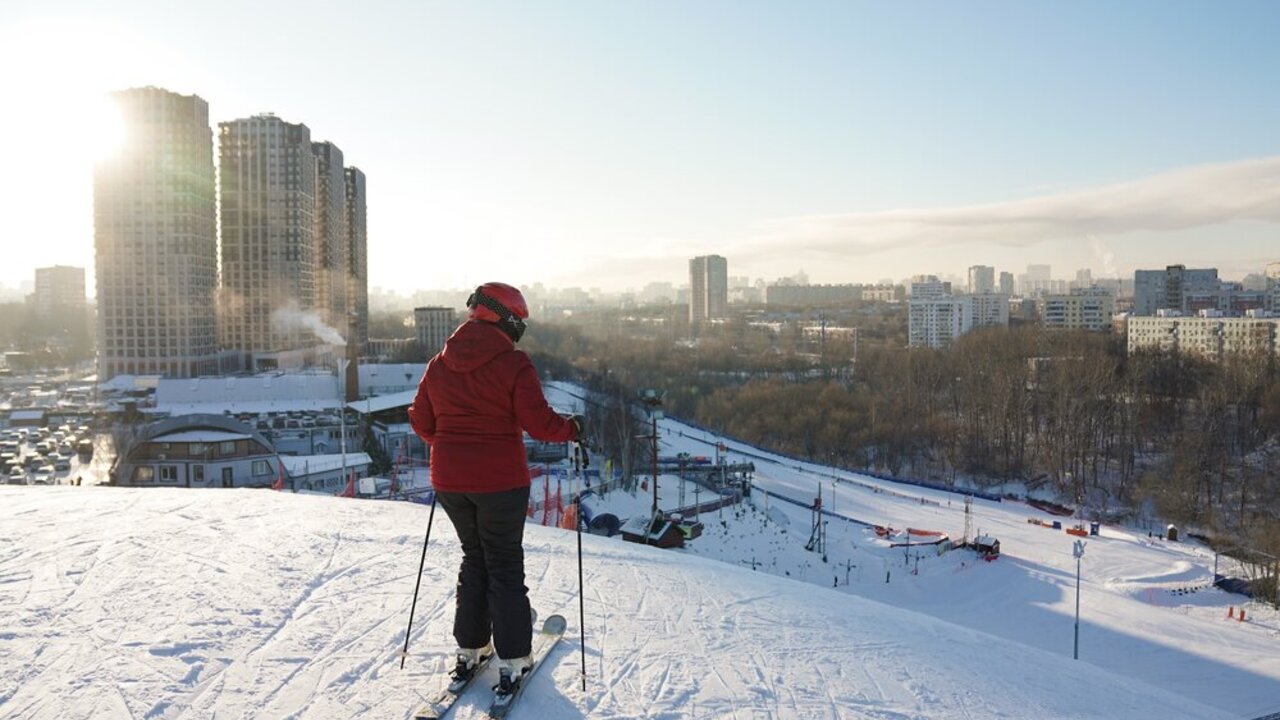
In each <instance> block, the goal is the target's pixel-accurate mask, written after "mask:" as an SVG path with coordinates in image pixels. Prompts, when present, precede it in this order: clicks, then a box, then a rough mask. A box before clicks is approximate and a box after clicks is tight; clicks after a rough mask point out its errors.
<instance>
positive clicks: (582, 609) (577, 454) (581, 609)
mask: <svg viewBox="0 0 1280 720" xmlns="http://www.w3.org/2000/svg"><path fill="white" fill-rule="evenodd" d="M573 451H574V452H573V464H574V470H575V471H576V472H577V474H578V477H579V478H581V477H582V467H583V466H582V465H579V460H580V459H582V458H584V457H585V456H586V450H584V449H583V447H582V443H580V442H577V443H574V445H573ZM577 525H578V628H579V632H578V636H579V639H580V641H581V643H582V692H584V693H585V692H586V691H587V606H586V600H585V599H584V597H583V594H582V492H581V490H579V492H578V522H577Z"/></svg>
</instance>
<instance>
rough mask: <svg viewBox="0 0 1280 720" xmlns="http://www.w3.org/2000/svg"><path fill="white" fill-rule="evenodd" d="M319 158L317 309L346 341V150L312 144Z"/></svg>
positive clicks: (347, 331)
mask: <svg viewBox="0 0 1280 720" xmlns="http://www.w3.org/2000/svg"><path fill="white" fill-rule="evenodd" d="M311 152H312V154H313V155H315V158H316V209H315V215H314V217H315V231H314V234H315V241H316V249H315V260H316V269H315V284H316V310H317V311H318V312H319V313H320V317H321V319H323V321H324V322H325V324H326V325H329V326H330V327H332V328H335V329H336V330H337V331H338V332H339V333H340V334H341V335H342V337H343V338H344V339H346V338H347V337H349V336H350V335H351V329H350V328H349V327H348V326H349V325H350V324H351V319H350V317H349V316H348V314H347V313H348V306H347V275H348V274H349V273H348V269H347V261H348V259H349V256H350V253H349V252H348V250H347V218H346V214H347V181H346V172H345V169H344V168H343V166H342V151H341V150H339V149H338V146H337V145H334V144H333V143H331V142H313V143H311Z"/></svg>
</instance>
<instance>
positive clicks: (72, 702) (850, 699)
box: [0, 487, 1228, 720]
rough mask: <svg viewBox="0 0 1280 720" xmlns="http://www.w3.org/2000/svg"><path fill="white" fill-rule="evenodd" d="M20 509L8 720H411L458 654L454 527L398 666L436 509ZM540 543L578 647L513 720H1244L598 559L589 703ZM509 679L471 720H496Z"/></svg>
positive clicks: (567, 595)
mask: <svg viewBox="0 0 1280 720" xmlns="http://www.w3.org/2000/svg"><path fill="white" fill-rule="evenodd" d="M0 507H3V508H5V509H4V510H2V511H0V513H3V515H2V516H0V517H2V518H3V520H4V526H5V527H6V528H8V529H10V532H9V533H8V536H7V538H6V544H5V546H4V550H3V552H2V554H0V578H18V579H17V580H14V581H10V582H5V583H0V617H3V618H5V622H4V626H3V628H4V629H3V631H0V632H2V633H3V634H2V635H0V717H4V718H23V719H24V720H26V719H31V720H44V719H46V718H48V719H52V718H89V717H92V718H104V717H107V718H136V719H138V720H143V719H165V720H173V719H175V718H184V719H185V718H192V719H194V718H215V717H216V718H403V717H406V716H407V715H408V714H409V713H410V712H411V711H412V710H413V709H414V707H416V705H417V704H419V703H421V702H422V701H423V700H424V699H425V697H426V696H427V695H428V694H429V693H430V692H431V691H432V690H434V689H435V687H436V686H437V685H438V684H439V682H440V681H441V675H440V673H441V672H442V671H443V669H444V667H445V664H446V661H447V659H448V657H449V655H450V654H451V651H452V640H451V638H450V629H451V623H452V603H453V583H454V577H455V573H456V567H455V566H456V563H457V560H458V549H457V540H456V537H454V535H453V533H452V530H451V528H449V527H448V524H447V523H438V524H437V528H436V529H435V531H433V539H432V543H431V546H430V548H429V550H428V558H427V565H426V569H425V572H424V577H423V586H422V596H421V597H420V599H419V605H418V617H417V619H416V621H415V625H414V632H413V638H412V641H411V642H412V645H411V648H410V658H409V661H408V664H407V666H406V670H405V671H403V672H402V671H400V670H399V669H398V667H397V666H398V662H399V660H398V651H399V649H400V647H401V644H402V643H403V640H404V635H403V632H404V622H405V620H406V619H407V614H408V609H409V603H410V601H411V596H412V590H413V579H414V574H413V573H414V571H415V570H416V569H417V560H418V552H419V551H420V549H421V546H420V545H418V544H417V542H416V541H415V540H414V536H415V535H417V534H418V533H420V532H421V530H422V528H423V526H424V524H425V519H426V513H427V509H426V508H425V507H421V506H414V505H410V504H402V503H376V502H367V501H353V500H344V499H336V498H335V499H328V498H316V497H301V496H292V495H287V494H282V493H271V492H267V491H251V490H233V491H226V490H163V489H157V490H128V489H112V488H100V489H98V488H7V487H6V488H0ZM526 538H527V561H528V576H529V584H530V586H531V596H532V599H533V602H534V604H535V605H536V606H537V608H538V610H539V612H540V614H543V615H547V614H550V613H552V612H559V613H562V614H564V615H565V616H566V617H568V618H570V632H569V634H568V635H566V640H565V642H563V643H561V644H560V646H559V647H558V648H557V649H556V650H555V651H554V653H553V654H552V656H551V657H550V658H548V660H547V663H546V665H545V666H544V667H543V669H542V670H541V671H540V672H539V674H538V675H537V676H536V677H535V679H534V681H533V683H534V684H533V685H531V686H530V687H529V689H528V691H527V692H526V693H525V696H524V697H523V698H522V700H521V701H520V705H519V706H518V707H517V708H516V709H515V711H513V713H512V717H513V720H519V719H520V718H579V717H588V716H589V717H592V718H603V719H605V720H614V719H619V720H620V719H622V718H639V717H646V718H744V719H745V718H752V719H754V718H876V719H883V720H908V719H918V718H1016V717H1030V716H1036V717H1040V718H1054V717H1060V718H1066V717H1073V718H1074V717H1097V718H1104V717H1105V718H1115V717H1151V716H1160V717H1164V718H1213V717H1228V716H1226V715H1224V714H1221V713H1217V712H1215V711H1213V710H1211V709H1210V708H1208V707H1205V706H1200V705H1197V704H1196V703H1194V702H1190V701H1187V700H1186V699H1185V698H1181V697H1178V696H1175V695H1172V694H1170V693H1167V692H1164V691H1161V690H1158V689H1156V688H1153V687H1151V686H1148V685H1144V684H1141V683H1134V682H1131V681H1126V680H1125V679H1123V678H1116V677H1114V676H1112V675H1111V674H1108V673H1105V672H1103V671H1100V670H1098V669H1097V668H1095V667H1093V666H1091V665H1088V664H1084V663H1076V664H1072V663H1070V662H1069V661H1065V662H1064V661H1063V660H1062V659H1061V658H1060V657H1056V656H1054V655H1051V654H1049V653H1045V652H1042V651H1040V650H1036V649H1033V648H1027V647H1024V646H1020V645H1015V644H1013V643H1009V642H1006V641H1003V640H999V639H996V638H994V637H991V636H989V635H984V634H982V633H978V632H975V631H972V630H967V629H964V628H960V627H957V626H954V625H948V624H945V623H943V622H940V621H938V620H934V619H932V618H928V617H925V616H922V615H919V614H916V613H911V612H907V611H904V610H899V609H896V608H893V607H889V606H887V605H881V604H879V603H876V602H872V601H868V600H864V599H861V598H857V597H852V596H848V595H845V594H841V593H838V592H834V591H831V590H828V589H823V588H819V587H816V586H814V585H808V584H804V583H799V582H795V581H790V580H785V579H780V578H775V577H771V576H768V575H766V574H764V573H753V572H752V571H751V570H749V569H743V568H738V567H733V566H729V565H725V564H723V563H718V562H714V561H710V560H704V559H700V558H696V557H690V556H688V555H686V554H680V553H670V552H663V551H658V550H653V549H649V548H643V547H638V546H631V545H624V544H622V543H620V542H618V541H617V540H606V539H603V538H597V537H594V536H587V537H584V538H583V550H584V559H585V563H586V567H587V568H588V572H587V577H588V579H589V582H590V584H591V586H590V587H589V588H588V590H587V592H588V595H587V623H588V625H587V653H588V666H587V667H588V691H587V693H586V694H585V695H584V694H583V693H582V691H581V689H580V685H579V683H580V673H581V669H580V668H581V665H580V662H581V660H580V658H579V656H578V638H579V635H578V630H577V566H576V557H575V552H576V546H575V539H574V536H573V534H571V533H567V532H564V531H559V530H554V529H545V528H539V527H532V526H531V527H529V528H528V530H527V534H526ZM22 578H26V579H25V580H24V579H22ZM976 662H981V663H982V664H983V667H984V668H986V669H988V670H989V672H990V677H984V678H982V679H975V677H974V667H973V666H974V664H975V663H976ZM494 673H495V671H494V670H493V669H490V670H489V671H488V675H486V676H485V677H482V678H481V679H480V680H479V681H478V687H477V689H474V690H472V692H470V693H469V694H468V695H467V696H465V697H464V699H463V700H462V701H461V702H460V703H459V706H458V708H457V710H456V711H455V715H454V717H456V718H458V720H469V719H473V718H480V717H483V716H484V715H485V711H486V709H487V693H486V692H484V691H483V688H484V687H485V686H487V685H488V684H490V683H491V682H492V678H491V677H489V676H490V675H493V674H494ZM1076 686H1086V687H1090V688H1091V690H1090V692H1089V693H1088V694H1087V695H1086V696H1081V695H1079V694H1078V693H1076V692H1075V690H1074V689H1073V688H1074V687H1076ZM988 689H989V691H988Z"/></svg>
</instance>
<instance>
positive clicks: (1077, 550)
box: [1071, 540, 1085, 660]
mask: <svg viewBox="0 0 1280 720" xmlns="http://www.w3.org/2000/svg"><path fill="white" fill-rule="evenodd" d="M1084 545H1085V543H1084V541H1083V540H1077V541H1076V544H1075V547H1073V548H1072V550H1071V554H1072V556H1073V557H1075V559H1076V640H1075V649H1074V650H1073V651H1072V653H1071V657H1072V659H1073V660H1079V659H1080V559H1081V558H1083V557H1084Z"/></svg>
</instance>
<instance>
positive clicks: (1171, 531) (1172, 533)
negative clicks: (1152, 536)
mask: <svg viewBox="0 0 1280 720" xmlns="http://www.w3.org/2000/svg"><path fill="white" fill-rule="evenodd" d="M1164 536H1165V538H1166V539H1167V540H1169V541H1170V542H1178V526H1177V525H1174V524H1172V523H1170V525H1169V527H1167V528H1165V531H1164Z"/></svg>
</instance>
